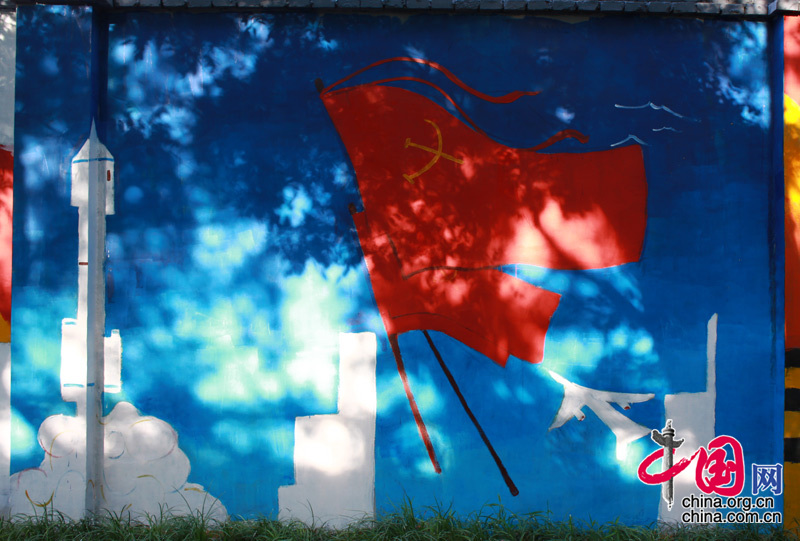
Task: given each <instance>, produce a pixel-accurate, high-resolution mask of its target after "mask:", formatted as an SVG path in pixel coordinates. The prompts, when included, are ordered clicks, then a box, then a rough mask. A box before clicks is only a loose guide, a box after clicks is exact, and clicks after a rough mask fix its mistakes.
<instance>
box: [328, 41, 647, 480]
mask: <svg viewBox="0 0 800 541" xmlns="http://www.w3.org/2000/svg"><path fill="white" fill-rule="evenodd" d="M388 62H414V63H419V64H425V65H426V66H428V67H431V68H434V69H435V70H438V71H439V72H441V73H443V74H444V75H445V76H446V77H448V78H449V79H450V80H451V81H452V82H453V83H454V84H456V85H457V86H459V87H461V88H462V89H463V90H465V91H466V92H469V93H470V94H472V95H474V96H476V97H478V98H480V99H482V100H486V101H490V102H494V103H509V102H511V101H515V100H517V99H518V98H520V97H522V96H524V95H533V94H536V93H535V92H519V91H518V92H512V93H511V94H507V95H505V96H500V97H493V96H488V95H486V94H483V93H481V92H479V91H477V90H474V89H472V88H470V87H469V86H467V85H466V84H464V83H463V82H461V81H460V80H459V79H458V78H457V77H455V76H454V75H453V74H452V73H450V72H449V71H448V70H447V69H446V68H444V67H443V66H440V65H438V64H436V63H434V62H430V61H427V60H423V59H418V58H405V57H404V58H392V59H387V60H384V61H381V62H377V63H375V64H373V65H371V66H367V67H366V68H364V69H362V70H359V71H358V72H356V73H355V74H353V75H351V76H348V77H346V78H345V79H343V80H341V81H339V82H337V83H335V84H333V85H331V86H329V87H328V88H324V89H321V98H322V101H323V103H324V105H325V107H326V109H327V111H328V114H329V115H330V117H331V119H332V120H333V123H334V125H335V126H336V129H337V131H338V133H339V135H340V136H341V138H342V141H343V142H344V144H345V147H346V148H347V152H348V153H349V156H350V160H351V162H352V164H353V167H354V169H355V173H356V178H357V182H358V187H359V191H360V193H361V198H362V202H363V205H364V210H363V211H362V212H359V213H354V215H353V218H354V221H355V224H356V229H357V232H358V237H359V241H360V243H361V247H362V250H363V252H364V257H365V260H366V264H367V269H368V271H369V276H370V281H371V283H372V288H373V292H374V294H375V300H376V303H377V305H378V309H379V311H380V314H381V317H382V320H383V323H384V326H385V327H386V332H387V334H388V335H389V337H390V341H391V342H392V346H393V351H394V354H395V358H396V361H397V364H398V370H399V371H400V374H401V377H402V378H403V383H404V385H405V387H406V392H407V395H408V398H409V402H410V403H411V406H412V411H413V412H414V415H415V418H416V420H417V424H418V426H419V428H420V433H421V434H422V437H423V439H424V440H425V443H426V446H427V447H428V452H429V455H430V457H431V461H432V462H433V464H434V467H435V468H436V469H437V471H439V468H438V462H437V461H436V458H435V453H434V452H433V448H432V445H431V444H430V441H429V438H428V436H427V432H426V430H425V428H424V424H423V423H422V420H421V417H420V416H419V412H418V410H417V408H416V405H415V403H414V399H413V395H412V394H411V391H410V388H409V386H408V382H407V379H406V377H405V374H404V367H403V363H402V358H401V357H400V351H399V346H397V335H399V334H402V333H405V332H408V331H413V330H421V331H425V334H426V338H428V340H429V344H430V345H431V347H432V348H434V352H435V353H436V355H437V358H439V353H438V351H436V350H435V347H434V346H433V343H432V341H431V340H430V336H429V335H428V334H427V332H426V331H428V330H436V331H440V332H443V333H445V334H448V335H449V336H451V337H453V338H455V339H456V340H459V341H460V342H462V343H464V344H466V345H467V346H469V347H471V348H473V349H475V350H476V351H479V352H480V353H482V354H484V355H486V356H487V357H488V358H490V359H492V360H493V361H494V362H496V363H498V364H500V365H501V366H504V365H505V363H506V361H507V359H508V356H509V355H513V356H515V357H518V358H520V359H522V360H525V361H527V362H531V363H538V362H541V360H542V358H543V354H544V344H545V336H546V334H547V329H548V327H549V324H550V319H551V317H552V315H553V313H554V312H555V310H556V308H557V307H558V302H559V299H560V296H559V295H558V294H556V293H554V292H551V291H547V290H544V289H542V288H539V287H536V286H534V285H532V284H529V283H527V282H524V281H522V280H518V279H517V278H514V277H513V276H510V275H508V274H506V273H504V272H502V271H500V270H499V269H498V267H499V266H501V265H507V264H515V263H516V264H529V265H537V266H540V267H544V268H548V269H563V270H577V269H598V268H605V267H611V266H615V265H622V264H625V263H630V262H634V261H638V260H639V257H640V255H641V250H642V245H643V241H644V234H645V227H646V224H647V181H646V178H645V171H644V162H643V158H642V151H641V148H640V147H639V146H638V145H630V146H626V147H620V148H614V149H611V150H606V151H598V152H584V153H566V152H562V153H547V152H543V150H544V149H546V148H547V147H549V146H550V145H552V144H554V143H556V142H558V141H560V140H562V139H564V138H567V137H573V138H577V139H579V140H581V141H582V142H585V141H586V140H587V139H586V138H585V137H584V136H583V135H582V134H580V133H578V132H576V131H573V130H565V131H563V132H560V133H558V134H556V135H554V136H553V137H551V138H550V139H549V140H547V141H545V142H544V143H542V144H541V145H538V146H536V147H533V148H528V149H520V148H512V147H509V146H506V145H503V144H500V143H498V142H496V141H495V140H493V139H492V138H490V137H489V136H488V135H487V134H486V133H485V132H483V130H481V129H480V128H479V127H478V126H477V125H476V124H475V123H474V122H473V121H472V120H471V119H470V118H469V117H468V116H467V115H466V113H464V112H463V111H462V110H461V109H460V108H459V107H458V105H457V104H456V102H455V101H453V100H452V98H450V96H449V95H448V94H447V93H445V92H444V91H443V90H442V89H440V88H439V87H438V86H436V85H434V84H433V83H431V82H428V81H426V80H424V79H418V78H415V77H395V78H391V79H383V80H379V81H373V82H369V83H366V84H358V85H354V86H343V84H344V83H345V82H346V81H348V80H349V79H350V78H351V77H353V76H355V75H357V74H360V73H362V72H364V71H366V70H368V69H371V68H372V67H375V66H377V65H379V64H384V63H388ZM400 81H403V82H404V83H406V84H407V82H411V81H413V82H417V83H421V84H425V85H428V86H430V87H433V88H435V89H436V90H438V91H439V92H441V93H442V94H443V95H444V97H445V99H447V100H448V101H449V102H450V104H451V105H452V106H453V107H454V108H455V109H456V110H458V112H459V113H460V115H461V118H459V117H458V116H456V115H455V114H453V113H451V112H450V111H448V110H447V109H445V108H443V107H441V106H440V105H438V104H436V103H435V102H433V101H432V100H430V99H429V98H427V97H425V96H423V95H421V94H419V93H416V92H412V91H410V90H407V89H405V88H400V87H399V86H392V83H397V82H400ZM319 86H321V85H319ZM337 87H339V88H337ZM440 362H441V363H442V367H443V369H445V371H446V373H449V371H447V369H446V367H445V366H444V364H443V361H441V360H440ZM448 379H450V382H451V384H452V385H453V387H454V390H455V391H456V393H457V394H458V395H459V399H460V400H461V401H462V405H464V407H465V410H467V413H468V414H469V415H470V417H471V418H473V422H474V423H475V424H476V427H477V428H478V430H479V432H481V436H482V437H483V438H484V442H485V443H486V444H487V447H489V448H490V451H492V454H493V456H495V460H496V461H497V462H498V466H499V467H500V468H501V471H502V472H503V473H504V478H506V482H507V483H509V488H510V489H511V491H512V493H515V491H516V487H513V483H510V478H508V477H507V475H506V474H505V470H504V468H503V467H502V464H501V463H500V461H499V458H498V457H496V454H495V453H494V450H493V449H492V448H491V445H490V444H489V442H488V439H487V438H485V435H484V434H483V432H482V429H481V428H480V426H479V425H478V423H477V420H475V419H474V417H473V416H472V414H471V412H470V411H469V409H468V406H467V405H466V402H465V401H464V400H463V396H461V394H460V391H459V390H458V388H457V385H456V384H455V382H454V380H452V378H450V377H449V376H448Z"/></svg>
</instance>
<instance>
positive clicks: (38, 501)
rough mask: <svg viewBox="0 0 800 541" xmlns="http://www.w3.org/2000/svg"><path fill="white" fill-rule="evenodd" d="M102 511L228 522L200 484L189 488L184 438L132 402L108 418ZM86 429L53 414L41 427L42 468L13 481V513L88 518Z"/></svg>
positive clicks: (72, 419) (75, 419)
mask: <svg viewBox="0 0 800 541" xmlns="http://www.w3.org/2000/svg"><path fill="white" fill-rule="evenodd" d="M103 424H104V426H105V445H104V447H105V456H104V460H103V474H104V480H103V491H102V507H103V508H104V509H107V510H108V511H110V512H112V513H114V514H115V515H123V516H130V517H131V518H132V519H134V520H145V519H146V518H147V517H148V516H154V517H158V516H161V514H162V513H163V512H166V513H171V514H173V515H189V514H193V515H198V514H202V515H203V516H204V517H206V518H209V519H212V520H226V519H227V517H228V514H227V511H226V510H225V506H223V505H222V503H221V502H220V501H219V500H218V499H217V498H215V497H214V496H212V495H211V494H209V493H208V492H206V490H205V489H204V488H203V487H202V486H201V485H198V484H195V483H189V482H188V477H189V471H190V469H191V467H190V464H189V459H188V458H187V457H186V455H185V454H184V453H183V451H181V449H180V447H179V446H178V434H177V433H176V432H175V430H174V429H173V428H172V427H171V426H170V425H169V424H168V423H166V422H164V421H162V420H160V419H157V418H155V417H150V416H142V415H140V414H139V411H138V410H137V409H136V408H135V407H134V406H133V405H132V404H130V403H128V402H120V403H118V404H117V405H116V406H115V407H114V409H113V410H112V411H111V413H110V414H109V415H108V416H106V417H104V418H103ZM84 434H85V425H84V423H83V420H82V419H80V418H78V417H70V416H67V415H53V416H50V417H48V418H47V419H45V420H44V422H43V423H42V425H41V427H40V428H39V438H38V440H39V445H40V446H41V448H42V449H43V450H44V452H45V456H44V459H43V460H42V463H41V464H40V465H39V467H38V468H31V469H28V470H23V471H21V472H18V473H16V474H14V475H13V476H12V477H11V513H12V515H17V514H27V515H30V514H42V512H43V511H44V510H45V509H46V510H47V511H48V512H50V511H58V512H60V513H63V514H64V515H66V516H68V517H71V518H73V519H76V518H79V517H80V516H81V513H82V508H83V503H84V498H83V494H84V491H85V486H86V476H85V466H86V458H85V457H86V449H85V439H84Z"/></svg>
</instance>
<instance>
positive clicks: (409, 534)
mask: <svg viewBox="0 0 800 541" xmlns="http://www.w3.org/2000/svg"><path fill="white" fill-rule="evenodd" d="M489 507H490V508H491V509H490V512H488V513H478V514H475V515H471V516H469V517H466V518H460V517H458V516H457V515H456V514H455V513H453V512H452V511H449V510H445V511H441V510H433V511H430V510H429V512H427V513H424V517H425V518H421V517H420V516H418V515H416V514H415V513H414V511H413V509H412V507H411V506H404V507H403V508H402V509H401V510H400V511H398V512H395V513H387V514H384V515H382V516H380V517H379V518H377V519H375V520H368V521H366V520H365V521H363V522H360V523H358V524H354V525H352V526H350V527H348V528H346V529H340V530H331V529H328V528H325V527H322V526H321V527H315V528H310V527H307V526H305V525H303V524H301V523H298V522H280V521H277V520H270V519H261V520H231V521H229V522H224V523H217V522H211V521H209V520H206V519H204V518H203V517H197V516H195V517H192V516H189V517H168V516H162V517H158V518H157V517H150V518H149V519H148V520H147V521H145V522H144V523H137V522H135V521H132V520H130V519H129V518H122V517H119V516H106V517H100V518H94V519H84V520H81V521H79V522H72V521H70V520H68V519H66V518H64V517H63V516H61V515H59V514H57V513H55V514H49V515H46V516H40V517H18V518H15V519H13V520H8V519H0V540H14V541H16V540H19V541H39V540H41V541H46V540H53V541H72V540H74V541H78V540H80V541H89V540H114V541H134V540H137V541H138V540H148V541H160V540H169V541H178V540H181V541H182V540H197V541H205V540H214V541H217V540H220V541H222V540H231V541H233V540H242V541H244V540H253V541H255V540H265V541H266V540H275V541H278V540H281V541H318V540H319V541H322V540H336V541H355V540H364V541H378V540H381V541H389V540H395V539H401V540H404V541H430V540H434V539H436V540H448V541H451V540H452V541H457V540H473V539H474V540H484V539H485V540H498V541H500V540H505V541H511V540H519V541H534V540H536V541H539V540H541V541H545V540H554V541H555V540H598V541H599V540H604V541H605V540H659V541H667V540H675V541H679V540H680V541H683V540H685V541H690V540H692V541H694V540H709V541H711V540H759V541H761V540H798V535H797V533H796V532H797V531H798V530H794V531H786V530H784V529H782V528H781V527H768V526H764V525H761V526H754V525H747V526H746V525H742V526H736V527H730V526H729V527H725V528H720V527H710V526H675V525H664V524H662V525H653V526H651V527H644V526H626V525H624V524H620V523H616V522H614V523H607V524H596V523H593V522H588V523H586V522H577V521H573V520H568V521H563V522H557V521H552V520H549V519H547V518H546V516H545V514H543V513H531V514H529V515H525V516H517V515H513V514H511V513H508V512H507V511H505V510H504V509H503V508H502V507H500V506H489Z"/></svg>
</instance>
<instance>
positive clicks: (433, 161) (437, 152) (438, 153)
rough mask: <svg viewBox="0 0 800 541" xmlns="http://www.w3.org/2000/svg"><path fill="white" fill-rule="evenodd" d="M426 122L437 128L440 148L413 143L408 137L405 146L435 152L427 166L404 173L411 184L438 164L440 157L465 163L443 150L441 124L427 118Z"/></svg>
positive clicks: (404, 176)
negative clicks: (411, 172) (414, 171)
mask: <svg viewBox="0 0 800 541" xmlns="http://www.w3.org/2000/svg"><path fill="white" fill-rule="evenodd" d="M425 122H427V123H428V124H430V125H431V126H433V129H434V130H436V138H437V146H438V147H439V148H431V147H426V146H425V145H418V144H417V143H412V142H411V138H410V137H406V144H405V145H404V148H408V147H414V148H418V149H420V150H424V151H425V152H430V153H431V154H433V158H431V161H429V162H428V163H427V164H426V165H425V167H423V168H422V169H420V170H419V171H417V172H416V173H413V174H411V175H406V174H405V173H403V178H404V179H406V180H407V181H408V182H410V183H411V184H414V179H415V178H417V177H418V176H420V175H421V174H423V173H424V172H425V171H427V170H429V169H430V168H431V167H433V166H434V165H436V162H438V161H439V158H444V159H446V160H450V161H451V162H455V163H457V164H462V163H464V160H461V159H459V158H456V157H455V156H451V155H450V154H447V153H444V152H442V130H440V129H439V126H437V125H436V123H435V122H434V121H433V120H428V119H427V118H426V119H425Z"/></svg>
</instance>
